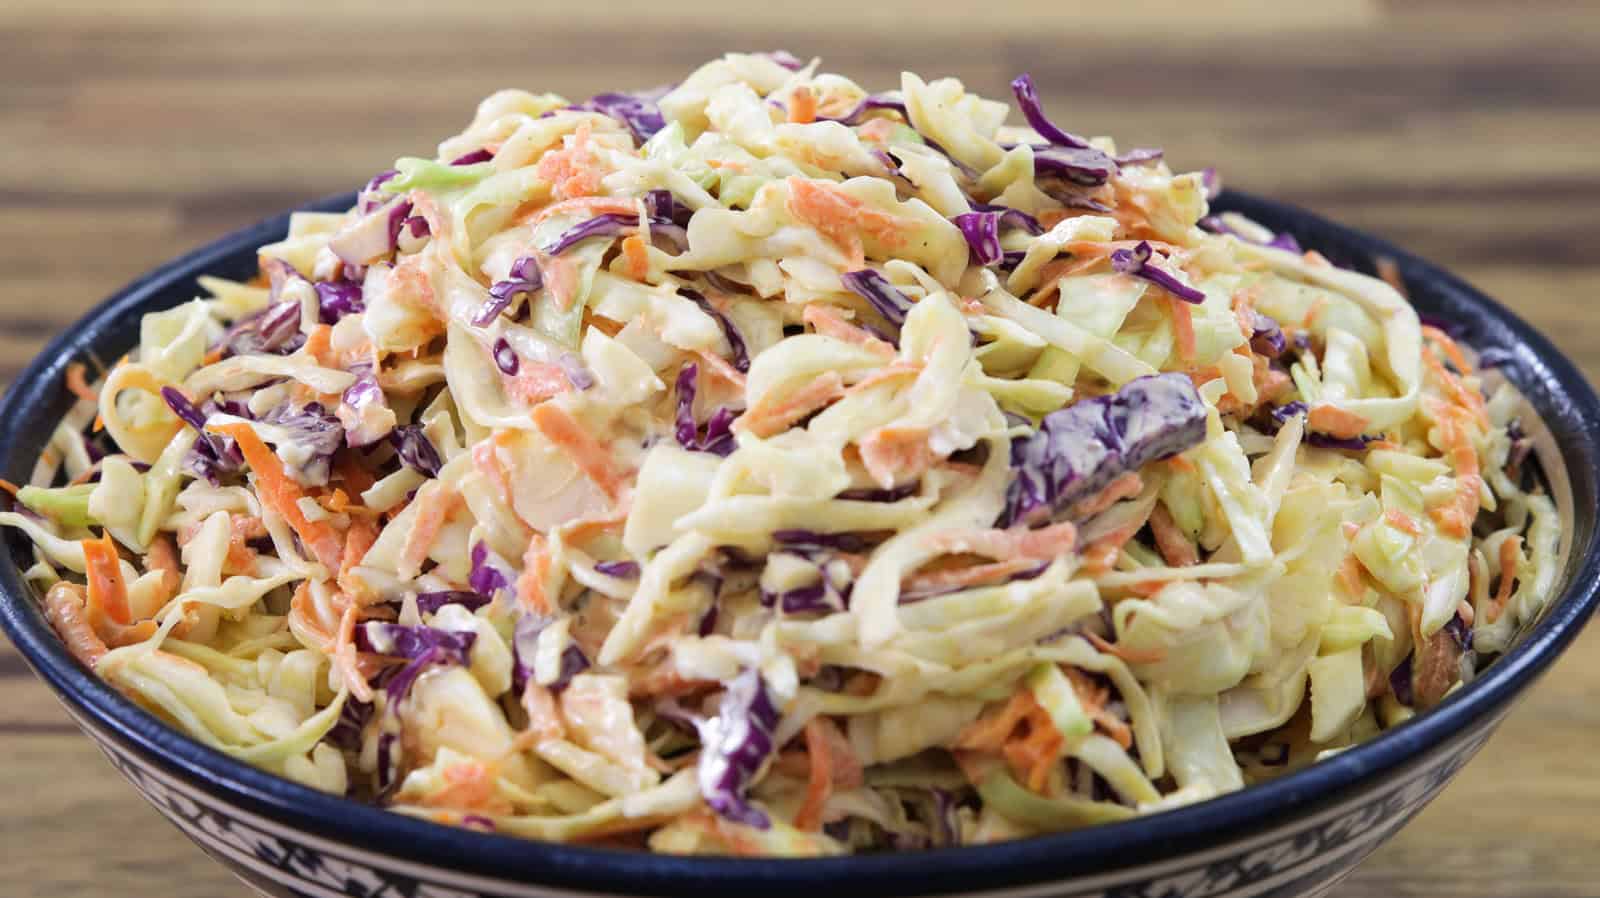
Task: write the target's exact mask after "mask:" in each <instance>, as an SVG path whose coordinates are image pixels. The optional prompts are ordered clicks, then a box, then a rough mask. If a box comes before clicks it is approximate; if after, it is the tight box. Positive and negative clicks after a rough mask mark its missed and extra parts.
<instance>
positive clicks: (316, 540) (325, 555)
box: [208, 422, 344, 571]
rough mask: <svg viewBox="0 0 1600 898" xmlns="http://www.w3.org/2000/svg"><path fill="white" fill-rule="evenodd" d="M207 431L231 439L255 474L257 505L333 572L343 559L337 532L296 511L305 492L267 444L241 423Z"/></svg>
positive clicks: (298, 509)
mask: <svg viewBox="0 0 1600 898" xmlns="http://www.w3.org/2000/svg"><path fill="white" fill-rule="evenodd" d="M208 429H210V430H213V431H215V432H217V433H221V434H225V435H227V436H230V437H233V439H234V441H235V442H237V443H238V444H239V451H240V452H241V453H243V455H244V460H245V461H246V462H247V463H249V465H250V469H251V470H252V471H254V472H255V475H256V487H257V489H258V490H259V492H260V493H261V501H263V502H265V503H267V505H268V506H270V507H271V508H272V510H273V511H275V512H277V513H278V514H280V515H282V516H283V519H284V520H285V521H288V522H289V526H290V527H292V528H294V532H295V533H297V534H299V535H300V539H301V540H302V541H303V542H304V543H305V544H306V546H307V547H308V548H310V549H311V552H312V554H313V555H315V556H316V558H317V561H319V562H321V564H322V566H323V567H325V568H327V569H328V570H329V571H337V570H338V569H339V560H340V558H342V557H343V555H344V540H342V539H340V538H339V532H338V531H337V530H334V529H333V527H332V526H331V525H330V524H328V523H327V522H326V521H312V520H308V519H307V518H306V516H305V512H303V511H301V510H300V505H299V500H301V499H303V498H305V495H306V492H305V490H304V489H302V488H301V487H300V484H298V483H296V482H295V481H294V479H293V478H292V477H290V476H289V474H288V472H286V471H285V470H284V469H283V465H282V463H280V462H279V461H278V456H277V455H275V454H273V452H272V450H271V449H268V448H267V444H266V443H263V442H262V441H261V438H260V437H259V436H256V432H255V429H254V428H252V427H251V426H250V425H249V424H246V423H244V422H239V423H236V424H217V425H214V426H211V427H209V428H208Z"/></svg>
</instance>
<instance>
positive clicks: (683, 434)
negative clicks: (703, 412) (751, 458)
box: [673, 362, 739, 458]
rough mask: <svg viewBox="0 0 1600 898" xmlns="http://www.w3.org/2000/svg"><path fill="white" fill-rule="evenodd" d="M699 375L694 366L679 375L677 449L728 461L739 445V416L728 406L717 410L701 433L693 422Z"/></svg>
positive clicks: (687, 367)
mask: <svg viewBox="0 0 1600 898" xmlns="http://www.w3.org/2000/svg"><path fill="white" fill-rule="evenodd" d="M699 373H700V366H699V365H696V364H695V363H694V362H690V363H689V364H687V365H684V366H683V370H681V371H679V372H678V379H677V383H676V387H677V391H678V406H677V427H676V429H675V431H674V434H673V435H674V436H675V437H676V438H677V440H678V445H680V446H682V447H683V448H685V449H688V450H689V451H691V452H709V453H711V454H712V455H718V456H721V457H723V458H727V457H728V456H729V455H732V454H733V450H735V449H737V448H738V441H737V440H736V439H735V438H734V435H733V422H734V420H735V419H736V418H738V417H739V413H738V412H736V411H734V410H733V409H731V408H728V407H727V406H722V407H721V408H718V409H717V410H716V411H715V412H712V413H711V418H710V419H709V420H707V421H706V426H705V429H704V431H703V432H702V430H701V428H700V425H699V424H697V423H695V420H694V397H695V392H696V386H695V381H696V378H697V377H698V375H699Z"/></svg>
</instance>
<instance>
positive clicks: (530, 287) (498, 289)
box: [472, 256, 544, 327]
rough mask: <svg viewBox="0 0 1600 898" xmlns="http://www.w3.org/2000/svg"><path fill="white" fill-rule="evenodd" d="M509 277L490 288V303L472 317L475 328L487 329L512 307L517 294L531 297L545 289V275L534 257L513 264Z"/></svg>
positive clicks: (518, 260)
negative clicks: (508, 307)
mask: <svg viewBox="0 0 1600 898" xmlns="http://www.w3.org/2000/svg"><path fill="white" fill-rule="evenodd" d="M509 275H510V276H509V277H507V278H506V279H505V280H503V281H496V282H495V284H494V286H492V287H490V288H489V301H488V302H485V303H484V304H483V307H482V308H480V309H479V310H478V312H477V314H476V315H473V316H472V326H473V327H487V326H488V325H489V323H490V322H492V321H494V320H495V319H496V318H498V317H499V316H500V313H501V312H504V311H505V310H506V307H507V306H509V305H511V301H512V300H513V299H515V298H516V297H517V294H519V293H527V294H530V295H531V294H533V293H537V292H538V291H539V290H540V289H541V288H543V287H544V273H543V272H542V271H540V270H539V260H538V259H537V258H535V257H533V256H522V257H521V258H519V259H517V260H516V261H515V262H512V263H511V271H510V272H509Z"/></svg>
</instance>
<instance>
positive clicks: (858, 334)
mask: <svg viewBox="0 0 1600 898" xmlns="http://www.w3.org/2000/svg"><path fill="white" fill-rule="evenodd" d="M802 319H803V320H804V321H805V323H806V324H808V325H810V327H811V329H812V330H814V331H816V332H817V333H819V334H822V335H823V336H825V337H832V338H834V339H835V340H842V341H844V342H846V343H849V344H850V345H851V346H859V347H861V348H862V349H865V350H868V351H870V352H873V353H876V354H878V355H881V356H883V357H884V358H886V359H887V358H893V357H894V347H893V346H890V345H889V344H888V343H885V342H884V341H882V340H880V339H878V338H877V337H875V336H873V335H872V334H871V333H869V332H868V331H867V330H866V329H864V328H861V327H857V326H856V325H854V324H851V323H850V322H849V321H846V320H845V318H844V316H843V315H840V314H839V311H838V310H837V309H834V308H833V307H831V306H824V305H819V304H817V303H811V304H809V305H807V306H806V310H805V312H804V313H803V314H802Z"/></svg>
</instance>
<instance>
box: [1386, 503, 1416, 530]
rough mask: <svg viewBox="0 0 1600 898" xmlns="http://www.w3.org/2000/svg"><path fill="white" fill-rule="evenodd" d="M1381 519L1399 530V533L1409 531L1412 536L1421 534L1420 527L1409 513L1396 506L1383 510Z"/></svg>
mask: <svg viewBox="0 0 1600 898" xmlns="http://www.w3.org/2000/svg"><path fill="white" fill-rule="evenodd" d="M1383 519H1384V521H1385V522H1387V523H1388V524H1389V526H1391V527H1393V528H1394V529H1396V530H1398V531H1400V532H1401V533H1409V534H1411V535H1412V536H1421V535H1422V528H1421V527H1420V526H1418V524H1417V522H1416V521H1415V520H1412V518H1411V516H1410V515H1408V514H1406V513H1405V512H1403V511H1401V510H1400V509H1398V508H1391V509H1389V510H1388V511H1386V512H1384V513H1383Z"/></svg>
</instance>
